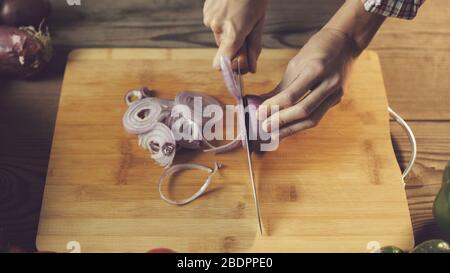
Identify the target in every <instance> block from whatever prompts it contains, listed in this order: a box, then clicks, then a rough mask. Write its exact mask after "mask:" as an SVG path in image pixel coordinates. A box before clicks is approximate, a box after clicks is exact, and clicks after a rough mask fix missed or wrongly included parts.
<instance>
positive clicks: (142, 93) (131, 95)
mask: <svg viewBox="0 0 450 273" xmlns="http://www.w3.org/2000/svg"><path fill="white" fill-rule="evenodd" d="M144 98H153V99H154V100H155V101H156V102H158V103H160V104H161V107H162V108H163V109H164V108H171V107H173V105H174V102H173V101H171V100H165V99H160V98H156V97H154V96H153V91H152V90H150V89H148V88H147V87H142V88H141V89H134V90H130V91H128V92H127V94H126V95H125V103H126V104H127V105H128V106H130V105H131V104H133V103H135V102H137V101H140V100H142V99H144Z"/></svg>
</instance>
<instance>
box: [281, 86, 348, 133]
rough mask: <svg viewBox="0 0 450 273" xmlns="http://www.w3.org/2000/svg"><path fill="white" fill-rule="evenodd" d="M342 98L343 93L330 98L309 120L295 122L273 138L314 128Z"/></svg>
mask: <svg viewBox="0 0 450 273" xmlns="http://www.w3.org/2000/svg"><path fill="white" fill-rule="evenodd" d="M341 97H342V92H338V93H337V94H333V95H331V96H330V97H328V98H327V99H326V100H325V101H324V102H323V103H322V104H321V105H320V106H319V107H318V108H317V109H316V111H314V113H313V114H312V115H311V116H310V117H309V118H307V119H304V120H301V121H299V122H296V123H295V122H294V123H292V124H290V125H287V126H285V127H283V128H281V129H280V130H279V131H278V132H274V133H272V137H274V138H279V139H282V138H285V137H288V136H290V135H293V134H294V133H297V132H300V131H303V130H306V129H310V128H313V127H315V126H317V124H318V123H319V122H320V120H322V118H323V117H324V115H325V113H326V112H327V111H328V110H329V109H330V108H331V107H333V106H334V105H336V104H337V103H338V102H339V101H340V100H341Z"/></svg>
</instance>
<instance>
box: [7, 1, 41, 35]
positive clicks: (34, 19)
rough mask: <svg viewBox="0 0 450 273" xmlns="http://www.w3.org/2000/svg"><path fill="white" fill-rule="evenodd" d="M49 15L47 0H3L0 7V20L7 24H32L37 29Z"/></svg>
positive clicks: (19, 25) (16, 25) (17, 25)
mask: <svg viewBox="0 0 450 273" xmlns="http://www.w3.org/2000/svg"><path fill="white" fill-rule="evenodd" d="M49 15H50V3H49V2H48V0H3V4H1V7H0V21H1V23H2V24H3V25H8V26H15V27H22V26H34V27H35V28H36V29H39V28H40V26H41V23H42V22H43V21H44V20H45V19H46V18H48V16H49Z"/></svg>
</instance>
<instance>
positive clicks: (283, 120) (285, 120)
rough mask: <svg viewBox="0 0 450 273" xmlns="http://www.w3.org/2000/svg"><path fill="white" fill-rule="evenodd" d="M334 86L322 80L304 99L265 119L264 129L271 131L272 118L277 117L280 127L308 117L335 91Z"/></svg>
mask: <svg viewBox="0 0 450 273" xmlns="http://www.w3.org/2000/svg"><path fill="white" fill-rule="evenodd" d="M332 88H335V86H332V85H330V84H329V82H328V81H324V82H322V83H321V84H320V85H319V86H318V87H317V88H315V89H314V90H313V91H311V93H310V94H309V95H307V96H306V97H305V98H304V99H303V100H301V101H300V102H298V103H297V104H295V105H293V106H291V107H288V108H286V109H283V110H281V111H280V112H278V113H276V114H275V115H273V116H272V117H270V118H269V119H267V120H265V121H264V122H263V124H262V128H263V130H265V131H266V132H270V131H271V126H270V125H271V124H272V121H271V119H277V120H278V124H279V127H280V128H281V127H283V126H284V125H285V124H289V123H291V122H293V121H295V120H299V119H305V118H307V117H308V116H309V115H311V114H312V113H313V112H314V110H316V108H317V107H319V105H321V104H322V102H324V101H325V99H327V98H328V97H329V96H330V95H331V94H332V93H333V92H334V91H335V90H334V89H332Z"/></svg>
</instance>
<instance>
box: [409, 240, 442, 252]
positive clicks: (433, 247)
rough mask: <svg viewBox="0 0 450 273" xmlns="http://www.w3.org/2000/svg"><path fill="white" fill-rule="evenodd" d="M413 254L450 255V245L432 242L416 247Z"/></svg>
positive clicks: (439, 241) (440, 241) (437, 241)
mask: <svg viewBox="0 0 450 273" xmlns="http://www.w3.org/2000/svg"><path fill="white" fill-rule="evenodd" d="M411 253H450V245H449V244H448V243H447V242H445V241H443V240H430V241H426V242H423V243H421V244H420V245H418V246H416V247H415V248H414V249H413V250H412V251H411Z"/></svg>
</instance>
